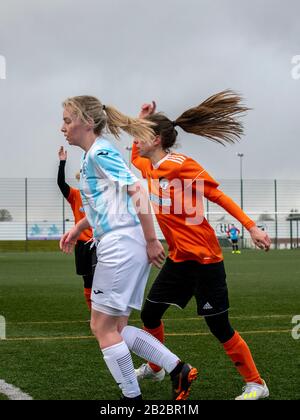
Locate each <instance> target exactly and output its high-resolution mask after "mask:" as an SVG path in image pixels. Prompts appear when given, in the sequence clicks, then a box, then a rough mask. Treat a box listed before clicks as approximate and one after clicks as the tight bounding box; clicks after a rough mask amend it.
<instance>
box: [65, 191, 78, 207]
mask: <svg viewBox="0 0 300 420" xmlns="http://www.w3.org/2000/svg"><path fill="white" fill-rule="evenodd" d="M75 200H76V189H75V188H72V187H70V191H69V195H68V197H67V201H68V203H70V204H71V205H72V204H73V203H74V202H75Z"/></svg>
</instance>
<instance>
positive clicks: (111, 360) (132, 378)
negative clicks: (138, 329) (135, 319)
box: [102, 341, 141, 398]
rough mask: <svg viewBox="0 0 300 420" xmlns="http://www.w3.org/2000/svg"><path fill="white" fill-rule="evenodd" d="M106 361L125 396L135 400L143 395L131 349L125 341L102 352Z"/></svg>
mask: <svg viewBox="0 0 300 420" xmlns="http://www.w3.org/2000/svg"><path fill="white" fill-rule="evenodd" d="M102 353H103V358H104V361H105V363H106V365H107V367H108V369H109V371H110V373H111V374H112V376H113V378H114V380H115V381H116V382H117V384H118V385H119V387H120V388H121V390H122V392H123V395H125V397H128V398H134V397H137V396H138V395H140V394H141V390H140V387H139V384H138V381H137V379H136V374H135V371H134V366H133V362H132V358H131V354H130V352H129V349H128V347H127V345H126V343H125V342H124V341H121V343H118V344H114V345H113V346H110V347H106V348H105V349H103V350H102Z"/></svg>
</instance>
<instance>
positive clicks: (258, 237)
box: [249, 226, 271, 251]
mask: <svg viewBox="0 0 300 420" xmlns="http://www.w3.org/2000/svg"><path fill="white" fill-rule="evenodd" d="M249 232H250V235H251V239H252V241H253V242H254V244H255V245H256V246H258V248H260V249H264V250H265V251H269V249H270V246H271V239H270V238H269V235H268V234H267V233H266V232H264V231H263V230H261V229H259V228H258V227H257V226H253V227H252V228H251V229H250V230H249Z"/></svg>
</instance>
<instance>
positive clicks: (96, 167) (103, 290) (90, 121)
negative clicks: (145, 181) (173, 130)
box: [60, 96, 197, 399]
mask: <svg viewBox="0 0 300 420" xmlns="http://www.w3.org/2000/svg"><path fill="white" fill-rule="evenodd" d="M63 106H64V113H63V120H64V123H63V126H62V132H63V133H64V135H65V137H66V139H67V141H68V143H69V144H70V145H74V146H79V147H81V148H82V149H83V150H84V155H83V158H82V164H81V171H80V173H81V174H80V192H81V195H82V202H83V205H84V210H85V213H86V218H85V219H83V220H81V221H80V222H78V223H77V224H76V226H75V227H74V228H73V229H71V230H70V231H69V232H67V233H66V234H65V235H64V236H63V237H62V238H61V242H60V246H61V249H62V250H63V251H64V252H70V251H72V249H73V247H74V243H75V242H76V240H77V238H78V237H79V235H80V233H81V232H82V230H84V229H86V228H88V227H89V226H91V227H92V228H93V233H94V237H95V238H96V240H98V241H99V244H98V246H97V259H98V262H97V266H96V270H95V274H94V279H93V286H92V313H91V329H92V331H93V333H94V335H95V336H96V338H97V340H98V342H99V346H100V348H101V350H102V353H103V358H104V361H105V363H106V365H107V367H108V369H109V370H110V372H111V374H112V376H113V378H114V379H115V381H116V382H117V384H118V385H119V386H120V388H121V390H122V394H123V398H125V399H128V398H135V399H141V391H140V388H139V385H138V381H137V378H136V375H135V371H134V366H133V362H132V359H131V355H130V351H129V350H132V351H133V352H134V353H136V354H137V355H138V356H140V357H143V358H146V359H147V360H151V361H152V362H154V363H157V364H160V365H161V366H163V367H164V368H165V369H166V370H167V372H169V373H170V376H171V380H172V388H173V398H174V399H186V398H187V397H188V395H189V389H190V386H191V383H192V382H193V381H194V380H195V379H196V377H197V370H196V369H195V368H192V367H191V366H190V365H189V364H187V363H184V362H181V361H180V360H179V359H178V357H177V356H176V355H175V354H173V353H171V352H170V351H169V350H168V349H167V348H166V347H165V346H164V345H163V344H161V343H160V342H159V341H158V340H156V339H155V338H154V337H153V336H152V335H150V334H149V333H147V332H145V331H143V330H140V329H138V328H135V327H131V326H127V321H128V317H129V315H130V312H131V310H132V309H140V308H141V305H142V299H143V294H144V289H145V285H146V281H147V278H148V274H149V270H150V265H149V262H151V263H153V264H155V265H156V266H158V267H159V266H160V264H161V263H162V262H163V260H164V257H165V254H164V250H163V247H162V245H161V243H160V242H159V241H158V240H157V238H156V234H155V230H154V225H153V219H152V215H151V212H150V211H149V209H150V207H149V206H150V203H149V201H148V198H147V195H146V194H145V191H144V190H143V189H142V188H141V185H140V184H139V182H138V180H137V178H136V177H135V176H134V175H133V173H132V172H131V171H130V170H129V169H128V167H127V165H126V164H125V162H124V160H123V158H122V157H121V155H120V153H119V152H118V150H117V149H116V148H115V147H114V146H113V145H112V144H111V142H110V141H108V140H107V139H105V138H104V137H103V136H102V133H103V132H104V130H106V131H109V132H110V133H111V134H113V135H114V136H115V137H117V138H118V137H119V135H120V132H121V129H122V130H124V131H125V132H126V133H128V134H130V135H132V136H134V137H139V138H141V139H142V140H143V141H144V142H150V141H151V138H152V137H153V135H154V133H153V131H152V129H151V126H152V123H150V122H149V121H146V120H142V119H137V118H130V117H128V116H126V115H124V114H122V113H120V112H119V111H117V110H116V109H115V108H113V107H111V106H105V107H104V105H102V104H101V102H100V101H99V100H98V99H97V98H94V97H92V96H76V97H73V98H69V99H67V100H66V101H65V102H64V103H63ZM136 195H138V197H137V198H138V200H136ZM133 198H134V199H133ZM137 201H140V202H141V207H140V208H139V207H138V206H137ZM143 206H144V207H143Z"/></svg>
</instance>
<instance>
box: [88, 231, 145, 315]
mask: <svg viewBox="0 0 300 420" xmlns="http://www.w3.org/2000/svg"><path fill="white" fill-rule="evenodd" d="M97 260H98V261H97V265H96V270H95V274H94V279H93V287H92V294H91V300H92V308H93V309H94V310H98V311H100V312H101V307H102V306H103V305H104V306H105V307H106V308H113V309H115V310H117V311H120V312H115V311H112V312H113V313H116V316H118V315H119V314H120V313H122V314H130V311H131V309H138V310H140V309H141V307H142V303H143V297H144V291H145V287H146V283H147V280H148V276H149V272H150V264H149V262H148V256H147V252H146V241H145V238H144V234H143V230H142V227H141V226H140V225H137V226H132V227H125V228H120V229H117V230H113V231H111V232H108V233H106V234H104V235H103V236H102V237H101V239H100V242H99V244H98V246H97ZM99 305H100V306H99ZM97 307H98V309H97ZM106 313H107V311H106Z"/></svg>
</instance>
